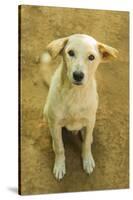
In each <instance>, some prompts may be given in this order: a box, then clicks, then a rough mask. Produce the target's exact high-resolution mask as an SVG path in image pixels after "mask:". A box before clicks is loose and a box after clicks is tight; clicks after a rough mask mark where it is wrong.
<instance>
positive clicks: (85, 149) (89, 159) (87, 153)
mask: <svg viewBox="0 0 133 200" xmlns="http://www.w3.org/2000/svg"><path fill="white" fill-rule="evenodd" d="M94 125H95V116H94V117H93V118H91V120H90V122H89V124H88V126H87V127H86V128H85V133H84V134H85V135H84V136H85V137H84V141H83V145H82V159H83V169H84V170H85V172H86V173H87V174H91V173H92V172H93V169H94V167H95V162H94V159H93V156H92V152H91V144H92V141H93V135H92V134H93V128H94Z"/></svg>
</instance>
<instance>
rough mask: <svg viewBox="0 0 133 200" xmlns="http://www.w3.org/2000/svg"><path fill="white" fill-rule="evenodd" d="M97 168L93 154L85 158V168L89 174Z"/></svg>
mask: <svg viewBox="0 0 133 200" xmlns="http://www.w3.org/2000/svg"><path fill="white" fill-rule="evenodd" d="M94 168H95V161H94V159H93V156H92V154H90V155H89V156H88V158H87V159H83V169H84V171H85V172H86V173H87V174H91V173H92V172H93V169H94Z"/></svg>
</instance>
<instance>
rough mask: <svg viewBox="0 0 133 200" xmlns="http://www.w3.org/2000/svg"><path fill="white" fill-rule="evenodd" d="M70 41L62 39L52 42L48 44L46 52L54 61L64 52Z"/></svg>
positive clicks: (66, 38)
mask: <svg viewBox="0 0 133 200" xmlns="http://www.w3.org/2000/svg"><path fill="white" fill-rule="evenodd" d="M67 41H68V37H65V38H60V39H57V40H54V41H52V42H51V43H49V44H48V46H47V48H46V51H48V53H49V54H50V55H51V57H52V59H54V58H55V57H56V56H58V54H59V53H60V52H61V51H62V50H63V48H64V47H65V45H66V43H67Z"/></svg>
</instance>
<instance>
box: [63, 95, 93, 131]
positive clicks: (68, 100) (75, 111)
mask: <svg viewBox="0 0 133 200" xmlns="http://www.w3.org/2000/svg"><path fill="white" fill-rule="evenodd" d="M95 98H96V97H95V95H92V94H91V95H90V94H89V93H87V92H86V91H76V92H75V91H71V92H69V93H68V94H67V93H66V94H65V95H64V97H63V105H65V106H64V108H63V118H62V120H61V122H62V125H63V126H65V127H67V128H68V129H69V130H80V129H81V128H82V127H83V126H86V124H87V123H88V120H89V115H90V114H91V112H92V108H93V107H94V102H95V100H96V99H95Z"/></svg>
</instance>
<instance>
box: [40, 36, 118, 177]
mask: <svg viewBox="0 0 133 200" xmlns="http://www.w3.org/2000/svg"><path fill="white" fill-rule="evenodd" d="M117 54H118V51H117V50H116V49H115V48H113V47H110V46H108V45H105V44H103V43H101V42H98V41H96V40H95V39H94V38H93V37H91V36H88V35H85V34H74V35H71V36H69V37H64V38H60V39H57V40H54V41H52V42H51V43H50V44H49V45H48V46H47V48H46V50H45V52H44V53H43V54H42V56H41V63H42V66H43V67H42V73H43V75H44V76H45V81H46V82H47V84H48V85H49V86H50V88H49V93H48V96H47V100H46V104H45V106H44V111H43V113H44V117H45V119H46V120H47V122H48V126H49V130H50V134H51V136H52V143H53V150H54V153H55V162H54V167H53V173H54V176H55V178H56V179H57V180H61V179H62V178H63V177H64V175H65V174H66V167H65V152H64V145H63V140H62V128H63V127H65V128H67V129H68V130H70V131H72V132H74V133H78V132H79V131H80V132H81V134H82V137H83V141H82V155H81V157H82V163H83V169H84V171H85V172H86V173H87V174H91V173H92V172H93V169H94V168H95V161H94V158H93V155H92V151H91V144H92V142H93V129H94V125H95V121H96V112H97V108H98V94H97V86H96V80H95V72H96V70H97V67H98V65H99V64H100V63H101V62H108V61H109V60H111V59H113V58H116V57H117ZM58 56H59V57H60V62H59V64H58V66H55V65H53V63H54V62H55V60H56V59H57V58H58ZM52 73H53V75H52Z"/></svg>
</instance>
